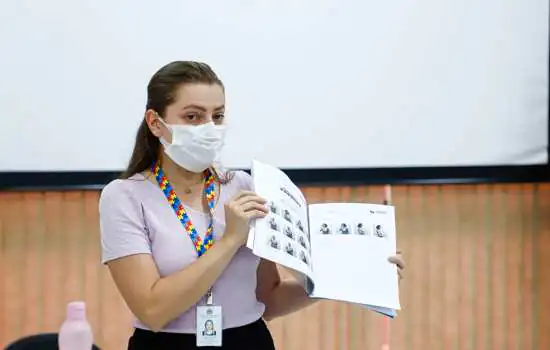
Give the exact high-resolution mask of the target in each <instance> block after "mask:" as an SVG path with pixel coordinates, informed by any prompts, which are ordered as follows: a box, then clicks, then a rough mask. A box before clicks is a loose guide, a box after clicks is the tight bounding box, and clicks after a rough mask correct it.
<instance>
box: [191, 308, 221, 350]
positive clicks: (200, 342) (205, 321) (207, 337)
mask: <svg viewBox="0 0 550 350" xmlns="http://www.w3.org/2000/svg"><path fill="white" fill-rule="evenodd" d="M222 330H223V328H222V307H221V306H215V305H201V306H197V331H196V334H197V346H198V347H199V346H222Z"/></svg>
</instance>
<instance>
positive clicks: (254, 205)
mask: <svg viewBox="0 0 550 350" xmlns="http://www.w3.org/2000/svg"><path fill="white" fill-rule="evenodd" d="M241 210H242V211H243V212H248V211H251V210H260V211H262V212H264V213H267V212H268V210H267V208H266V207H265V205H264V204H262V203H258V202H253V201H250V202H246V203H244V204H242V205H241Z"/></svg>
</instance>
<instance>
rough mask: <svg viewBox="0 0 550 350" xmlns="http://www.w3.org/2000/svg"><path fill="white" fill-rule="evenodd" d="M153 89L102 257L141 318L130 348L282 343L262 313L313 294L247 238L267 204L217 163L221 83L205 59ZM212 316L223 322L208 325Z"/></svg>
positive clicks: (117, 191) (269, 314)
mask: <svg viewBox="0 0 550 350" xmlns="http://www.w3.org/2000/svg"><path fill="white" fill-rule="evenodd" d="M147 92H148V98H147V107H146V113H145V118H144V120H143V122H142V123H141V125H140V126H139V129H138V133H137V137H136V142H135V146H134V151H133V154H132V157H131V160H130V164H129V166H128V169H127V170H126V171H125V173H124V174H123V176H122V178H121V179H118V180H115V181H113V182H111V183H110V184H108V185H107V186H106V187H105V188H104V190H103V192H102V194H101V199H100V220H101V239H102V248H103V253H102V261H103V263H105V264H107V266H108V267H109V270H110V272H111V275H112V277H113V279H114V281H115V283H116V286H117V288H118V289H119V291H120V293H121V294H122V297H123V298H124V300H125V301H126V303H127V304H128V306H129V308H130V310H131V311H132V313H133V314H134V315H135V316H136V318H137V321H136V322H135V331H134V333H133V335H132V337H131V338H130V341H129V345H128V349H131V350H140V349H147V350H150V349H155V350H163V349H176V348H177V349H195V348H197V347H199V346H209V345H210V346H220V345H221V346H222V348H223V349H239V350H246V349H254V350H264V349H265V350H267V349H274V345H273V339H272V338H271V335H270V333H269V330H268V329H267V327H266V324H265V323H264V321H263V319H266V320H269V319H272V318H274V317H277V316H281V315H285V314H288V313H291V312H294V311H296V310H298V309H300V308H303V307H305V306H307V305H309V304H311V303H312V300H310V299H309V298H308V296H307V295H306V294H305V292H304V289H303V288H302V286H301V285H300V284H298V283H297V282H295V281H281V278H280V276H279V273H278V271H277V268H276V266H275V264H273V263H272V262H269V261H266V260H261V259H259V258H258V257H256V256H254V255H253V254H252V252H251V251H250V250H249V249H247V248H246V247H244V244H245V243H246V239H247V235H248V230H249V222H250V221H251V220H254V219H257V218H262V217H265V215H266V214H267V212H268V209H267V205H266V201H265V200H264V199H263V198H260V197H259V196H257V195H256V194H255V193H254V192H252V191H251V189H252V185H251V178H250V177H249V175H248V174H246V173H244V172H223V171H221V170H220V169H219V168H218V167H217V164H216V163H217V157H218V155H219V152H220V149H221V147H222V145H223V141H224V131H225V130H224V119H225V116H224V109H225V94H224V87H223V84H222V82H221V81H220V79H219V78H218V77H217V76H216V74H215V73H214V72H213V71H212V69H211V68H210V67H209V66H208V65H206V64H204V63H198V62H187V61H185V62H181V61H180V62H172V63H170V64H168V65H166V66H164V67H163V68H161V69H160V70H159V71H158V72H157V73H155V75H154V76H153V77H152V79H151V81H150V82H149V85H148V91H147ZM214 243H215V244H214ZM390 259H391V260H390V261H392V262H393V263H396V264H397V265H398V266H400V267H402V262H401V260H400V258H399V256H395V257H392V258H390ZM222 315H223V316H222ZM222 321H223V322H222ZM206 323H208V324H212V327H213V329H216V330H223V331H222V332H220V331H217V332H215V334H216V335H212V334H213V333H212V332H210V333H209V334H206V333H205V334H203V330H204V325H205V324H206ZM222 334H223V336H222Z"/></svg>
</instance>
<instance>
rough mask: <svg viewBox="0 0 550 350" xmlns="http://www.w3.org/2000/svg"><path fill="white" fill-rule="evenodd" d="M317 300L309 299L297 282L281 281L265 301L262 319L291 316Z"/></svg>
mask: <svg viewBox="0 0 550 350" xmlns="http://www.w3.org/2000/svg"><path fill="white" fill-rule="evenodd" d="M317 300H318V299H312V298H310V297H309V296H308V295H307V293H306V291H305V290H304V287H303V286H302V285H301V284H300V283H299V282H297V281H295V280H286V281H282V282H281V283H280V284H279V285H278V286H277V287H275V289H273V291H272V292H271V293H270V295H269V297H268V298H267V300H265V304H266V310H265V313H264V318H265V319H266V320H268V321H269V320H272V319H274V318H276V317H280V316H285V315H288V314H291V313H293V312H295V311H298V310H300V309H303V308H305V307H307V306H309V305H312V304H314V303H315V302H316V301H317Z"/></svg>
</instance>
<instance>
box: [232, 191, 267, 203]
mask: <svg viewBox="0 0 550 350" xmlns="http://www.w3.org/2000/svg"><path fill="white" fill-rule="evenodd" d="M247 202H257V203H261V204H265V203H266V202H267V201H266V200H265V199H264V198H262V197H260V196H258V195H257V194H255V193H249V194H246V195H244V196H242V197H240V198H239V199H237V200H236V201H235V202H234V203H235V205H238V206H241V205H243V204H245V203H247Z"/></svg>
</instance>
